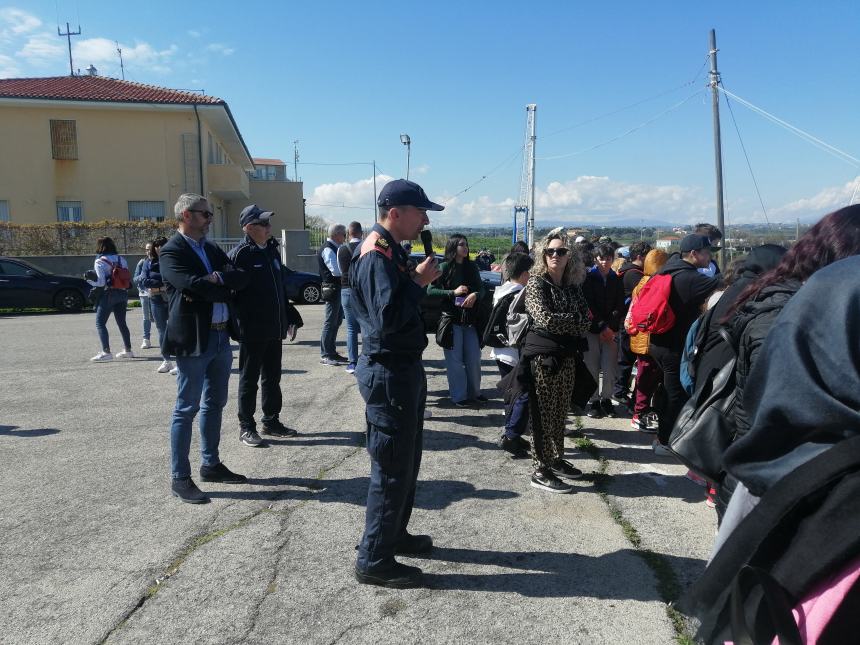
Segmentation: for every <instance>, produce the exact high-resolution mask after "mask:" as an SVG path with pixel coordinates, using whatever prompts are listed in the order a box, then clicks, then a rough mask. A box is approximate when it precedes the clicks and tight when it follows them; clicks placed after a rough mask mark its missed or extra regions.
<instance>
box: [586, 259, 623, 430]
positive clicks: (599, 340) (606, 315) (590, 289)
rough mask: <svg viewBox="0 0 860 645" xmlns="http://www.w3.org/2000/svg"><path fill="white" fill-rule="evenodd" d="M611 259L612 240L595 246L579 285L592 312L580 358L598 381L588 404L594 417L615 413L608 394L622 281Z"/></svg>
mask: <svg viewBox="0 0 860 645" xmlns="http://www.w3.org/2000/svg"><path fill="white" fill-rule="evenodd" d="M613 260H615V249H614V248H613V247H612V245H611V244H601V245H600V246H598V247H597V256H596V258H595V265H594V267H593V268H592V269H591V270H589V271H588V273H587V274H586V276H585V282H584V283H583V285H582V293H583V294H584V295H585V300H586V302H588V308H589V309H590V310H591V315H592V321H591V328H590V329H589V330H588V334H586V337H587V339H588V351H587V352H585V356H584V357H583V358H584V359H585V364H586V365H587V366H588V369H589V370H590V371H591V374H592V376H594V380H595V381H598V382H599V383H600V386H599V387H598V390H597V392H595V393H594V396H593V397H592V399H591V402H590V405H589V408H588V416H589V417H591V418H593V419H599V418H601V417H603V416H604V415H606V416H608V417H614V416H615V408H614V407H613V405H612V401H611V400H610V398H609V397H610V395H611V394H612V389H613V388H614V387H615V368H616V365H617V363H618V345H617V344H616V340H615V335H616V334H617V333H618V330H619V329H620V328H621V323H622V322H623V317H622V315H621V312H622V310H623V309H624V285H623V284H622V283H621V278H619V277H618V275H617V274H616V273H615V271H613V270H612V268H611V267H612V262H613ZM601 372H602V373H603V378H602V379H601V378H600V374H601Z"/></svg>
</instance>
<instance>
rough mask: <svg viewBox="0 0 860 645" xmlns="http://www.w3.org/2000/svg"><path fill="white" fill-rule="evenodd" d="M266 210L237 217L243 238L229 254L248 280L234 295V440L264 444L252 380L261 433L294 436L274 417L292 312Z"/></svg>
mask: <svg viewBox="0 0 860 645" xmlns="http://www.w3.org/2000/svg"><path fill="white" fill-rule="evenodd" d="M273 215H274V213H273V212H271V211H264V210H263V209H261V208H259V207H258V206H257V205H256V204H251V205H250V206H247V207H246V208H245V209H244V210H243V211H242V212H241V214H240V215H239V225H240V226H241V227H242V230H243V231H244V232H245V240H244V241H243V242H242V243H241V244H239V246H237V247H236V248H235V249H233V250H232V251H231V252H230V260H231V261H232V262H233V264H234V265H235V266H236V268H237V269H240V270H242V271H245V273H247V274H248V276H249V282H248V287H247V288H246V289H243V290H242V291H240V292H239V293H238V294H237V295H236V306H237V309H238V317H239V441H240V442H242V443H243V444H245V445H246V446H251V447H259V446H262V445H264V442H263V440H262V439H261V438H260V435H259V434H257V428H256V424H255V423H254V412H255V411H256V404H257V381H258V380H259V381H260V386H261V390H262V395H261V406H262V408H263V418H262V422H263V429H262V433H263V434H266V435H271V436H274V437H294V436H295V435H296V434H298V433H297V432H296V431H295V430H293V429H292V428H288V427H286V426H285V425H284V424H283V423H281V421H280V419H278V415H279V414H280V412H281V406H282V402H283V398H282V396H281V355H282V344H281V341H283V340H284V338H287V336H292V337H293V338H295V335H296V323H297V320H296V316H297V315H298V312H296V311H295V308H294V307H293V306H292V305H290V304H289V303H288V302H287V298H286V295H285V293H284V277H283V265H282V264H281V257H280V251H279V250H278V242H277V240H275V239H274V238H273V237H272V235H271V232H272V221H271V218H272V216H273Z"/></svg>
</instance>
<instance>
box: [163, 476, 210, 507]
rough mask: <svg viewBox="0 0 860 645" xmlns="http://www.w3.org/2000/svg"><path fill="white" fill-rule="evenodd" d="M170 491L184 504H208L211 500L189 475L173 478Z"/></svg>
mask: <svg viewBox="0 0 860 645" xmlns="http://www.w3.org/2000/svg"><path fill="white" fill-rule="evenodd" d="M170 492H171V493H173V496H174V497H178V498H179V499H180V500H182V501H183V502H185V503H186V504H208V503H209V502H210V501H211V500H210V499H209V498H208V497H206V495H204V494H203V491H201V490H200V489H199V488H197V484H195V483H194V480H193V479H191V478H190V477H181V478H179V479H174V480H173V482H172V483H171V484H170Z"/></svg>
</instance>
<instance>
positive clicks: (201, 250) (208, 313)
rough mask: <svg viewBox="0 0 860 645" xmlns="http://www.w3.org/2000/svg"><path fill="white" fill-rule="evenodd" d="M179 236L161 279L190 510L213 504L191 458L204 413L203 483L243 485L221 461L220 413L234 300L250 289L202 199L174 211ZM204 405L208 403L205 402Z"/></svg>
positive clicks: (184, 494) (177, 461)
mask: <svg viewBox="0 0 860 645" xmlns="http://www.w3.org/2000/svg"><path fill="white" fill-rule="evenodd" d="M173 210H174V213H175V214H176V220H177V226H178V229H179V230H178V231H177V233H176V235H174V236H173V237H172V238H170V240H169V241H168V242H167V244H165V245H164V246H163V247H161V255H160V256H159V261H160V265H161V275H162V277H163V278H164V281H165V283H166V284H167V294H168V298H169V305H168V316H167V330H166V331H165V334H164V339H163V340H162V348H161V350H162V353H163V354H164V355H165V356H168V355H173V356H176V366H177V367H178V368H179V374H178V376H177V379H176V383H177V394H176V407H175V408H174V410H173V422H172V423H171V426H170V461H171V470H172V477H173V482H172V485H171V489H172V492H173V495H174V496H176V497H178V498H179V499H181V500H182V501H183V502H187V503H189V504H204V503H206V502H208V501H209V498H208V497H206V495H204V494H203V492H202V491H201V490H200V489H199V488H197V485H196V484H195V483H194V481H193V480H192V479H191V464H190V463H189V460H188V453H189V451H190V449H191V429H192V425H193V423H194V417H196V416H197V412H198V411H199V412H200V453H201V461H202V463H201V465H200V477H201V479H202V480H203V481H205V482H218V483H222V484H244V483H246V482H247V481H248V480H247V479H246V478H245V476H244V475H237V474H236V473H234V472H231V471H230V470H229V469H228V468H227V466H225V465H224V464H223V463H222V462H221V460H220V458H219V457H218V444H219V443H220V441H221V414H222V412H223V410H224V406H225V405H226V404H227V382H228V380H229V379H230V366H231V365H232V363H233V352H232V350H231V348H230V338H231V336H232V337H234V338H235V337H237V334H238V325H237V322H236V318H235V316H234V315H232V312H231V310H230V304H231V302H232V300H233V293H234V292H235V291H239V290H241V289H244V288H245V286H247V284H248V274H247V273H245V272H244V271H236V270H235V269H234V267H233V265H232V263H231V262H230V259H229V258H228V257H227V255H226V254H225V253H224V251H222V250H221V249H220V248H219V247H218V246H217V245H215V244H212V242H209V241H208V240H207V239H206V233H207V232H208V231H209V224H210V222H211V221H212V216H213V214H212V211H211V209H210V207H209V202H208V201H207V200H206V198H205V197H203V196H202V195H195V194H193V193H185V194H182V195H180V196H179V200H178V201H177V202H176V205H175V206H174V207H173ZM201 398H202V403H201Z"/></svg>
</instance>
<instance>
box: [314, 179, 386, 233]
mask: <svg viewBox="0 0 860 645" xmlns="http://www.w3.org/2000/svg"><path fill="white" fill-rule="evenodd" d="M392 179H393V177H389V176H387V175H382V174H379V175H377V176H376V189H377V190H380V189H381V188H382V187H383V186H384V185H385V183H386V182H388V181H391V180H392ZM307 200H308V201H307V211H308V215H318V216H320V217H323V218H324V219H326V220H327V221H330V222H334V221H338V222H346V221H348V220H352V219H357V220H359V221H370V220H371V219H372V217H373V213H374V199H373V177H368V178H367V179H360V180H358V181H355V182H348V181H338V182H335V183H331V184H321V185H319V186H317V187H316V188H314V189H313V192H312V193H311V195H310V196H309V197H308V198H307Z"/></svg>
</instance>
